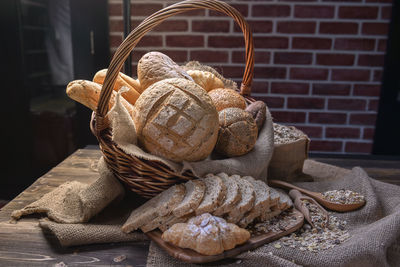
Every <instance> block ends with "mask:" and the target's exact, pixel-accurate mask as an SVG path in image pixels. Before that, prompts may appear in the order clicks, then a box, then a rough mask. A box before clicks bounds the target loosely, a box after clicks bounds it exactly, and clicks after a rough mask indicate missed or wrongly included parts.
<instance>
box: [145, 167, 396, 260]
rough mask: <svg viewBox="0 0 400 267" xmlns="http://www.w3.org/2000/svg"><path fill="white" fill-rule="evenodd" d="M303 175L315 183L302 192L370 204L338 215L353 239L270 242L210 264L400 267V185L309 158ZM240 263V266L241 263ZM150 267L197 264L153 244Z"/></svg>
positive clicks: (359, 170) (301, 184)
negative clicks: (320, 245) (324, 244)
mask: <svg viewBox="0 0 400 267" xmlns="http://www.w3.org/2000/svg"><path fill="white" fill-rule="evenodd" d="M303 171H304V173H306V174H308V175H311V176H312V177H313V178H314V181H317V182H309V183H296V185H298V186H301V187H303V188H306V189H309V190H312V191H317V192H324V191H327V190H333V189H341V188H345V189H349V190H353V191H356V192H359V193H361V194H362V195H364V196H365V198H366V201H367V203H366V205H365V206H364V207H363V208H362V209H360V210H356V211H353V212H346V213H334V216H336V217H338V218H339V219H340V220H345V221H347V225H346V229H347V230H349V233H350V238H349V239H348V240H347V241H345V242H344V243H342V244H340V245H338V246H336V247H334V248H332V249H328V250H324V251H319V252H317V253H315V252H310V251H301V250H299V249H298V248H290V247H287V246H281V247H280V246H279V247H280V248H279V249H278V248H276V247H275V246H274V244H276V242H279V240H278V241H276V242H273V243H269V244H266V245H264V246H262V247H259V248H257V249H255V250H252V251H248V252H245V253H242V254H241V255H239V256H237V257H236V258H235V259H229V260H225V261H223V262H215V263H211V264H207V265H208V266H221V265H223V266H352V267H353V266H360V267H361V266H362V267H365V266H400V265H399V264H400V187H399V186H395V185H391V184H387V183H382V182H379V181H377V180H374V179H372V178H370V177H368V175H367V174H366V173H365V171H364V170H363V169H361V168H359V167H356V168H353V169H352V170H346V169H342V168H339V167H335V166H332V165H328V164H323V163H319V162H315V161H312V160H306V161H305V164H304V169H303ZM238 263H239V265H238ZM147 266H148V267H152V266H166V267H168V266H197V265H190V264H185V263H183V262H181V261H179V260H177V259H175V258H173V257H171V256H169V255H168V254H167V253H166V252H165V251H163V250H161V249H160V248H159V247H157V245H156V244H154V243H153V242H152V243H151V245H150V250H149V255H148V258H147Z"/></svg>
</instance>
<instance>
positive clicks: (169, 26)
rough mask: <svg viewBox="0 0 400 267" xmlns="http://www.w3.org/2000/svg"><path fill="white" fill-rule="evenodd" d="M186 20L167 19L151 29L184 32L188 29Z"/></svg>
mask: <svg viewBox="0 0 400 267" xmlns="http://www.w3.org/2000/svg"><path fill="white" fill-rule="evenodd" d="M188 28H189V27H188V22H187V21H186V20H168V21H166V22H163V23H161V24H160V25H158V26H157V27H155V28H154V29H153V30H152V31H156V32H184V31H187V30H188Z"/></svg>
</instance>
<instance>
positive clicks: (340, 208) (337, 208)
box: [268, 180, 365, 212]
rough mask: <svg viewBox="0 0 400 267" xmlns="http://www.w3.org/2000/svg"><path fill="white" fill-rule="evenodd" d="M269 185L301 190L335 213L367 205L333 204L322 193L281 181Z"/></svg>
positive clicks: (270, 182) (270, 181) (363, 202)
mask: <svg viewBox="0 0 400 267" xmlns="http://www.w3.org/2000/svg"><path fill="white" fill-rule="evenodd" d="M268 185H269V186H275V187H280V188H284V189H287V190H290V189H296V190H299V191H300V192H301V193H303V194H305V195H307V196H309V197H312V198H314V199H315V200H316V201H317V202H318V203H319V204H321V205H322V206H324V207H325V208H327V209H330V210H333V211H339V212H345V211H352V210H356V209H359V208H361V207H362V206H364V204H365V200H364V201H362V202H357V203H353V204H341V203H336V202H332V201H329V200H326V199H325V198H324V197H323V196H322V194H321V193H318V192H312V191H309V190H306V189H303V188H300V187H298V186H295V185H292V184H289V183H286V182H283V181H279V180H268Z"/></svg>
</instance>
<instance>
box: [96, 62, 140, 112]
mask: <svg viewBox="0 0 400 267" xmlns="http://www.w3.org/2000/svg"><path fill="white" fill-rule="evenodd" d="M106 74H107V69H103V70H100V71H98V72H97V73H96V74H95V75H94V77H93V81H94V82H95V83H100V84H103V83H104V79H105V78H106ZM123 86H125V87H127V88H128V89H129V90H128V91H127V92H124V93H122V96H123V97H124V98H125V99H126V100H127V101H128V102H129V103H131V104H132V105H134V104H135V102H136V100H137V99H138V98H139V96H140V93H141V92H142V91H141V89H140V83H139V82H138V81H137V80H135V79H133V78H131V77H129V76H128V75H125V74H123V73H122V72H120V73H119V74H118V76H117V79H116V80H115V84H114V88H113V89H114V91H116V92H118V91H119V90H120V89H121V88H122V87H123Z"/></svg>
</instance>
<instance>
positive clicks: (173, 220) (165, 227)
mask: <svg viewBox="0 0 400 267" xmlns="http://www.w3.org/2000/svg"><path fill="white" fill-rule="evenodd" d="M194 216H195V215H194V213H191V214H187V215H185V216H183V217H179V218H178V217H175V216H171V218H170V219H169V220H168V221H166V222H165V223H164V224H162V225H160V227H158V228H159V229H160V230H161V231H162V232H165V231H167V230H168V229H169V228H170V227H171V226H172V225H174V224H176V223H184V222H187V220H189V219H190V218H192V217H194Z"/></svg>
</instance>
